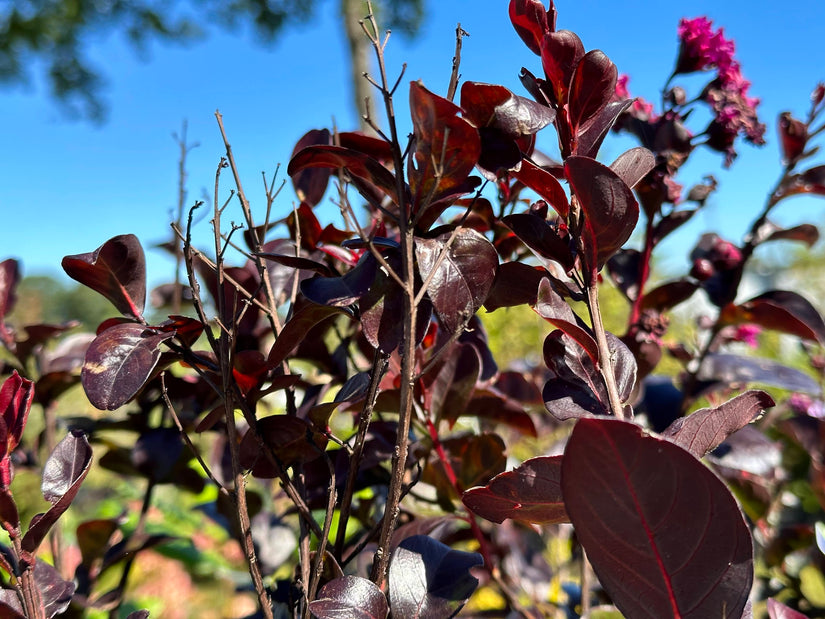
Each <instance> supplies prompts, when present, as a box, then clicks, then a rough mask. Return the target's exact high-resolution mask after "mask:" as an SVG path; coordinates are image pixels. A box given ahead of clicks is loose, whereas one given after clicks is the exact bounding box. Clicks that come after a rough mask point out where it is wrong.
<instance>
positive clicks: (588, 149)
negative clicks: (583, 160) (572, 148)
mask: <svg viewBox="0 0 825 619" xmlns="http://www.w3.org/2000/svg"><path fill="white" fill-rule="evenodd" d="M632 104H633V99H625V100H624V101H612V102H611V103H608V104H607V105H605V106H604V107H603V108H602V109H601V110H600V111H599V112H598V113H597V114H596V116H594V117H593V118H592V119H591V120H590V122H589V123H587V125H586V126H585V127H583V128H581V129H580V130H579V140H578V142H577V144H576V152H575V153H574V154H576V155H581V156H583V157H592V158H593V159H595V158H596V155H598V154H599V148H601V146H602V142H604V139H605V137H607V134H608V133H609V132H610V129H611V128H612V127H613V125H614V124H615V122H616V119H617V118H619V116H621V114H622V113H623V112H625V111H626V110H627V109H628V108H629V107H630V106H631V105H632Z"/></svg>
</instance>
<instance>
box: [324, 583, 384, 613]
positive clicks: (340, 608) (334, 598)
mask: <svg viewBox="0 0 825 619" xmlns="http://www.w3.org/2000/svg"><path fill="white" fill-rule="evenodd" d="M309 610H310V611H311V612H312V614H313V615H315V616H316V617H318V619H345V618H346V619H350V618H352V619H384V618H385V617H386V616H387V612H388V611H389V607H388V606H387V598H386V597H385V596H384V594H383V593H382V591H381V589H379V588H378V587H377V586H376V585H375V583H373V582H372V581H370V580H367V579H366V578H361V577H360V576H344V577H343V578H336V579H335V580H331V581H330V582H328V583H327V584H325V585H324V586H323V587H321V590H320V591H319V592H318V597H317V598H316V599H315V600H314V601H313V602H310V604H309Z"/></svg>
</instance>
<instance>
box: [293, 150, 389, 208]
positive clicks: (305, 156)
mask: <svg viewBox="0 0 825 619" xmlns="http://www.w3.org/2000/svg"><path fill="white" fill-rule="evenodd" d="M307 168H333V169H339V168H342V169H344V170H346V172H347V174H349V175H350V176H351V177H355V178H356V179H361V180H362V181H366V182H367V183H369V184H371V185H375V186H376V187H378V188H379V189H380V190H381V191H383V192H384V193H385V194H386V195H387V196H389V197H390V199H391V200H392V201H393V202H395V203H396V204H397V203H398V188H397V186H396V184H395V176H394V175H393V174H392V172H390V171H389V170H388V169H387V168H385V167H384V166H383V165H382V164H381V163H379V162H378V161H376V160H375V159H373V158H372V157H370V156H369V155H365V154H364V153H360V152H358V151H356V150H352V149H350V148H343V147H341V146H322V145H318V146H308V147H306V148H304V149H303V150H302V151H300V152H299V153H298V154H296V155H294V156H293V157H292V159H291V160H290V162H289V167H288V168H287V174H289V175H290V176H293V175H294V174H297V173H298V172H301V171H302V170H305V169H307Z"/></svg>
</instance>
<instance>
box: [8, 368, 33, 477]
mask: <svg viewBox="0 0 825 619" xmlns="http://www.w3.org/2000/svg"><path fill="white" fill-rule="evenodd" d="M33 400H34V383H33V382H32V381H30V380H29V379H27V378H23V377H22V376H20V375H19V374H18V373H17V370H14V371H13V372H12V373H11V376H9V377H8V378H7V379H6V380H5V381H3V385H2V387H0V458H4V457H5V456H6V454H9V453H11V452H12V451H14V449H15V448H16V447H17V445H18V444H19V443H20V437H21V436H22V435H23V430H24V429H25V427H26V421H27V420H28V418H29V410H31V405H32V401H33ZM4 481H5V482H6V483H8V482H9V481H10V480H4Z"/></svg>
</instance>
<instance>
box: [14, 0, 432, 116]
mask: <svg viewBox="0 0 825 619" xmlns="http://www.w3.org/2000/svg"><path fill="white" fill-rule="evenodd" d="M337 1H338V3H339V11H340V14H341V21H342V27H343V28H344V31H345V33H346V37H347V41H348V47H349V50H350V58H351V67H352V69H351V73H352V83H353V96H354V99H353V101H354V104H355V106H356V108H355V109H356V110H357V111H358V115H359V117H360V116H361V115H362V114H363V113H364V99H365V97H368V96H370V95H371V93H370V86H369V84H368V83H367V82H366V81H365V80H363V79H362V78H361V76H362V75H363V74H364V73H365V72H369V71H370V60H371V59H370V55H369V54H368V53H367V51H368V45H369V43H368V41H367V40H366V39H365V37H364V34H363V32H362V31H361V27H360V26H359V24H358V21H359V20H360V19H363V17H364V16H365V15H367V13H368V10H367V2H366V1H365V0H337ZM373 5H374V7H373V8H374V9H375V10H376V11H377V12H378V13H379V14H381V13H383V15H381V23H382V24H389V25H391V27H392V28H393V29H394V30H396V31H400V32H402V33H404V34H407V35H414V34H415V33H416V32H417V31H418V29H419V27H420V25H421V21H422V18H423V14H424V0H375V1H374V2H373ZM327 9H328V3H326V2H317V1H307V0H232V1H230V2H222V1H220V0H194V1H193V2H187V3H184V2H177V3H174V4H172V5H171V6H170V5H169V3H165V2H159V1H157V0H114V1H112V2H95V0H17V1H15V2H11V3H9V4H8V5H6V6H4V7H3V8H0V83H3V84H5V85H7V86H10V85H15V84H27V83H29V82H30V81H31V79H32V78H33V76H34V75H36V74H38V73H42V74H43V79H44V81H45V82H46V83H47V84H48V88H49V90H50V92H51V95H52V96H53V97H54V98H55V100H56V101H57V102H58V103H59V104H60V105H61V106H62V107H63V108H64V109H65V110H66V111H67V112H69V113H70V114H72V115H77V116H81V117H84V118H87V119H93V120H96V121H101V120H103V118H104V117H105V113H106V106H105V104H104V102H103V101H102V99H101V94H102V90H103V86H104V83H105V82H104V77H103V76H102V75H101V73H100V72H99V70H98V68H97V67H95V66H94V63H93V62H92V61H91V60H90V58H89V56H88V48H89V47H90V46H91V44H92V42H93V41H94V40H95V39H96V38H101V37H105V36H109V35H111V34H123V35H125V36H126V38H127V39H128V41H129V42H130V43H131V44H132V47H133V48H134V49H135V50H136V51H137V52H142V51H145V50H146V48H147V46H148V45H149V44H150V43H151V42H152V41H170V42H177V43H191V42H194V41H196V40H197V39H199V38H202V37H203V36H205V35H206V34H207V33H208V30H209V29H210V28H214V27H219V28H224V29H229V30H233V31H235V30H239V29H241V28H245V27H247V26H252V28H253V29H254V31H255V33H256V34H257V36H258V37H259V39H260V41H261V42H262V43H264V44H267V43H272V42H273V41H275V40H276V38H277V36H278V34H279V33H280V32H281V31H282V30H283V29H284V28H286V27H288V26H292V25H296V24H300V23H306V22H308V21H310V20H311V19H312V17H313V16H314V15H316V14H317V12H318V11H321V10H327ZM32 67H33V68H32ZM362 126H363V124H362Z"/></svg>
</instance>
